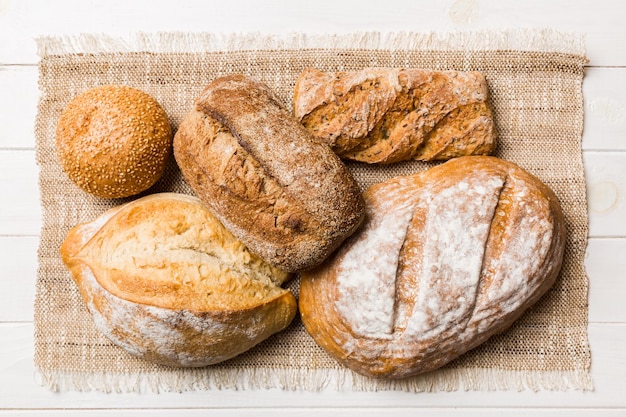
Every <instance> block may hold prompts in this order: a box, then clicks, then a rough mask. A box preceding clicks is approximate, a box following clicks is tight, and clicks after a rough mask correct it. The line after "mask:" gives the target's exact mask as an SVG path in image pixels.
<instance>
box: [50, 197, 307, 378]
mask: <svg viewBox="0 0 626 417" xmlns="http://www.w3.org/2000/svg"><path fill="white" fill-rule="evenodd" d="M61 255H62V258H63V262H64V263H65V265H66V266H67V267H68V268H69V270H70V271H71V272H72V276H73V279H74V281H75V282H76V284H77V286H78V288H79V290H80V293H81V295H82V298H83V301H84V302H85V305H86V306H87V309H88V310H89V312H90V314H91V315H92V317H93V320H94V323H95V325H96V326H97V327H98V328H99V329H100V331H102V332H103V333H104V334H105V335H106V336H107V337H108V338H109V339H111V341H112V342H113V343H115V344H117V345H118V346H121V347H122V348H124V349H126V350H127V351H128V352H129V353H131V354H133V355H135V356H138V357H141V358H144V359H146V360H149V361H152V362H156V363H160V364H164V365H171V366H185V367H192V366H193V367H198V366H205V365H211V364H214V363H218V362H222V361H224V360H226V359H229V358H232V357H234V356H236V355H238V354H240V353H242V352H244V351H246V350H248V349H250V348H251V347H252V346H254V345H256V344H258V343H259V342H261V341H262V340H264V339H266V338H268V337H269V336H271V335H272V334H274V333H276V332H278V331H281V330H283V329H284V328H285V327H287V326H288V325H289V323H290V322H291V321H292V319H293V318H294V316H295V313H296V300H295V298H294V296H293V295H292V293H291V292H290V291H289V290H287V289H283V288H282V287H281V284H283V283H284V282H285V281H286V280H287V279H288V278H289V274H287V273H285V272H283V271H280V270H278V269H276V268H274V267H272V266H270V265H269V264H267V263H266V262H264V261H263V260H261V259H260V258H258V257H257V256H255V255H253V254H252V253H250V252H249V251H248V249H247V248H246V247H245V246H244V245H243V244H242V243H241V242H240V241H239V240H237V239H236V238H235V237H234V236H233V235H232V234H231V233H230V232H228V231H227V230H226V229H225V228H224V227H223V226H222V224H221V223H220V222H219V221H218V220H217V219H216V218H215V217H214V216H213V215H212V214H211V213H210V212H209V211H208V210H207V208H206V206H205V205H204V204H202V203H201V202H200V200H199V199H197V198H195V197H191V196H187V195H183V194H174V193H163V194H153V195H150V196H147V197H143V198H140V199H137V200H135V201H133V202H130V203H127V204H125V205H122V206H120V207H117V208H114V209H112V210H110V211H108V212H106V213H104V214H103V215H102V216H100V217H99V218H97V219H96V220H94V221H93V222H90V223H85V224H81V225H78V226H76V227H75V228H73V229H72V230H71V231H70V232H69V234H68V235H67V238H66V239H65V241H64V243H63V245H62V247H61Z"/></svg>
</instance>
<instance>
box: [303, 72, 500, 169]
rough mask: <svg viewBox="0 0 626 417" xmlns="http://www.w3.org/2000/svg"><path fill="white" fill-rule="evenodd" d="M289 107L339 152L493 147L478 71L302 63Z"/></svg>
mask: <svg viewBox="0 0 626 417" xmlns="http://www.w3.org/2000/svg"><path fill="white" fill-rule="evenodd" d="M294 113H295V116H296V118H298V120H300V121H301V122H302V124H303V125H304V126H305V127H306V128H307V129H308V130H309V131H310V132H311V133H312V134H313V135H314V136H316V137H318V138H320V139H321V140H323V141H325V142H326V143H329V144H330V145H331V146H332V147H333V150H334V151H335V152H336V153H337V154H338V155H339V156H340V157H341V158H343V159H350V160H356V161H362V162H367V163H381V164H385V163H392V162H398V161H404V160H409V159H416V160H423V161H430V160H445V159H450V158H453V157H458V156H463V155H488V154H490V153H492V152H493V151H494V150H495V147H496V130H495V124H494V120H493V115H492V111H491V105H490V102H489V90H488V88H487V82H486V80H485V77H484V75H483V74H481V73H478V72H458V71H432V70H422V69H393V68H380V69H376V68H366V69H363V70H360V71H347V72H336V73H324V72H321V71H318V70H315V69H311V68H308V69H306V70H305V71H303V72H302V73H301V74H300V77H299V78H298V81H297V83H296V87H295V91H294Z"/></svg>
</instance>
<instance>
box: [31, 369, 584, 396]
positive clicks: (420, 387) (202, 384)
mask: <svg viewBox="0 0 626 417" xmlns="http://www.w3.org/2000/svg"><path fill="white" fill-rule="evenodd" d="M38 375H39V377H40V383H41V385H42V386H44V387H46V388H48V389H50V390H52V391H68V390H72V391H99V392H106V393H112V392H116V393H131V392H132V393H142V392H154V393H160V392H185V391H196V390H209V389H218V390H220V389H231V390H246V389H257V390H258V389H272V388H274V389H281V390H291V391H298V390H305V391H323V390H325V389H333V390H343V391H345V390H348V391H350V390H351V391H391V390H393V391H405V392H411V393H419V392H438V391H446V392H449V391H458V390H461V389H462V390H465V391H504V390H517V391H525V390H530V391H534V392H537V391H540V390H551V391H567V390H581V391H592V390H593V383H592V381H591V377H590V376H589V375H588V373H587V372H582V371H580V372H579V371H512V370H501V369H482V368H461V369H454V368H452V369H442V370H439V371H437V372H432V373H428V374H423V375H419V376H417V377H414V378H408V379H403V380H379V379H373V378H368V377H364V376H361V375H358V374H355V373H353V372H352V371H350V370H348V369H316V370H303V369H291V368H285V369H245V370H240V371H238V372H237V371H233V370H230V369H229V370H220V369H216V370H214V371H212V372H206V369H201V370H188V371H187V372H179V371H178V370H173V371H160V372H158V373H143V374H137V373H135V374H128V373H120V374H111V373H79V372H45V371H39V374H38Z"/></svg>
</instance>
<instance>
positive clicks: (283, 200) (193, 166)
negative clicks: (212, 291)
mask: <svg viewBox="0 0 626 417" xmlns="http://www.w3.org/2000/svg"><path fill="white" fill-rule="evenodd" d="M174 156H175V158H176V161H177V163H178V166H179V167H180V169H181V171H182V173H183V176H184V178H185V180H186V182H187V183H188V184H189V186H190V187H191V188H192V189H193V190H194V191H195V193H196V194H197V195H198V196H199V197H200V198H201V199H202V200H203V201H204V202H205V203H206V204H207V205H208V206H209V207H210V208H211V210H212V211H213V212H214V213H215V215H216V216H217V217H218V219H219V220H220V221H221V222H222V223H223V224H224V226H226V227H227V228H228V229H229V230H230V231H231V232H232V233H233V234H234V235H235V236H237V237H238V238H239V239H240V240H241V241H243V242H244V243H245V245H246V246H247V247H248V248H249V249H250V250H251V251H252V252H254V253H256V254H258V255H259V256H261V257H262V258H263V259H265V260H266V261H267V262H269V263H270V264H272V265H274V266H277V267H279V268H281V269H283V270H285V271H289V272H295V271H299V270H303V269H306V268H310V267H312V266H314V265H316V264H319V263H320V262H321V261H322V260H323V259H325V258H326V257H327V256H328V255H329V254H330V253H331V252H332V251H333V250H334V249H336V248H337V247H338V246H339V244H340V243H341V242H342V241H343V240H344V239H345V238H346V237H348V236H349V235H350V234H352V233H353V232H354V231H355V230H356V229H357V227H358V226H359V225H360V224H361V222H362V219H363V213H364V207H363V200H362V196H361V192H360V189H359V187H358V185H357V183H356V182H355V180H354V178H353V177H352V175H351V173H350V171H349V170H348V169H347V168H346V167H345V166H344V164H343V163H342V162H341V160H340V159H339V158H338V157H337V156H336V155H335V154H334V153H333V152H332V150H331V149H330V147H329V146H328V145H326V144H323V143H320V142H318V141H316V140H315V139H314V138H313V137H312V136H311V135H310V134H309V133H308V132H307V131H306V130H305V129H304V128H303V127H302V125H301V124H300V123H298V121H297V120H296V119H295V118H294V117H293V115H292V114H290V112H289V111H288V110H287V109H286V108H285V107H284V106H283V105H282V104H281V103H280V101H279V99H278V98H277V97H276V96H275V95H274V93H273V92H272V91H271V90H270V89H269V88H268V87H267V86H266V85H264V84H262V83H260V82H257V81H255V80H252V79H251V78H249V77H245V76H242V75H233V76H227V77H223V78H219V79H216V80H214V81H213V82H212V83H211V84H210V85H209V86H208V87H207V88H206V89H205V90H204V91H203V92H202V93H201V95H200V97H199V98H198V99H197V101H196V103H195V106H194V108H193V109H192V110H191V112H190V113H189V114H188V115H187V116H186V117H185V119H184V120H183V121H182V123H181V125H180V127H179V129H178V131H177V132H176V135H175V137H174Z"/></svg>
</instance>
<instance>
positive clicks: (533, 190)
mask: <svg viewBox="0 0 626 417" xmlns="http://www.w3.org/2000/svg"><path fill="white" fill-rule="evenodd" d="M365 202H366V213H367V220H366V222H365V223H364V225H363V227H362V228H361V229H359V231H358V232H357V233H355V234H354V235H353V236H352V237H351V238H349V239H348V240H347V241H346V242H345V243H344V245H342V247H341V248H340V249H339V250H338V251H337V252H336V253H335V254H333V256H332V257H330V258H329V259H328V260H327V261H326V262H325V263H324V264H322V265H320V266H319V267H317V268H315V269H314V270H312V271H309V272H306V273H304V274H303V275H302V282H301V288H300V298H299V308H300V312H301V316H302V321H303V323H304V325H305V327H306V329H307V331H308V332H309V333H310V334H311V336H312V337H313V338H314V339H315V341H316V342H317V343H318V344H319V345H320V346H322V347H323V348H324V349H325V350H326V351H327V352H328V353H330V354H331V355H332V356H334V357H335V358H336V359H337V360H338V361H339V362H340V363H343V364H345V365H346V366H348V367H349V368H351V369H353V370H354V371H356V372H358V373H361V374H364V375H367V376H372V377H386V378H402V377H407V376H411V375H415V374H418V373H422V372H426V371H430V370H433V369H436V368H438V367H441V366H442V365H444V364H446V363H448V362H450V361H451V360H452V359H454V358H456V357H458V356H459V355H461V354H463V353H464V352H466V351H468V350H470V349H472V348H474V347H476V346H477V345H479V344H480V343H482V342H484V341H485V340H487V339H488V338H489V337H491V336H492V335H494V334H496V333H498V332H501V331H503V330H505V329H506V328H507V327H509V326H510V325H511V324H512V323H513V321H514V320H516V319H517V318H518V317H519V316H520V315H521V314H522V313H523V312H524V311H525V310H526V309H527V308H528V307H529V306H531V305H532V304H533V303H535V302H536V301H537V300H538V299H539V298H540V297H541V296H542V294H544V293H545V292H546V291H547V290H548V289H549V288H550V286H551V285H552V284H553V282H554V281H555V279H556V277H557V275H558V274H559V270H560V268H561V262H562V258H563V251H564V245H565V239H566V234H565V226H564V219H563V214H562V212H561V209H560V206H559V203H558V201H557V198H556V197H555V195H554V194H553V192H552V191H551V190H550V189H549V188H548V187H547V186H546V185H544V184H543V183H541V182H540V181H539V180H538V179H537V178H536V177H534V176H532V175H530V174H529V173H527V172H526V171H524V170H522V169H521V168H519V167H518V166H516V165H514V164H512V163H510V162H506V161H503V160H500V159H497V158H494V157H489V156H468V157H461V158H458V159H454V160H451V161H449V162H446V163H444V164H441V165H439V166H436V167H434V168H431V169H430V170H427V171H425V172H422V173H417V174H414V175H412V176H406V177H397V178H394V179H391V180H389V181H386V182H384V183H380V184H376V185H374V186H372V187H370V188H369V189H368V190H367V191H366V192H365Z"/></svg>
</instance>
